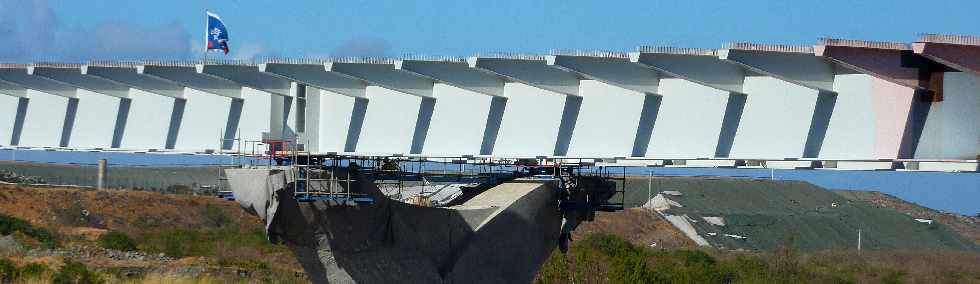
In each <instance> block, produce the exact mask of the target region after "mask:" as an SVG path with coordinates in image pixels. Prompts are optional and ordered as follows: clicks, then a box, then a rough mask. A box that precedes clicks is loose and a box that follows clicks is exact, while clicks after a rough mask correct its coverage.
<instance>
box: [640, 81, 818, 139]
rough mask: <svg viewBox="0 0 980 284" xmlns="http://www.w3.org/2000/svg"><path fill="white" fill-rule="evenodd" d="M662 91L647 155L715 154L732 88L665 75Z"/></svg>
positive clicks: (661, 85) (661, 83)
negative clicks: (713, 86)
mask: <svg viewBox="0 0 980 284" xmlns="http://www.w3.org/2000/svg"><path fill="white" fill-rule="evenodd" d="M660 94H661V95H663V101H662V102H661V105H660V114H659V115H658V116H657V122H656V124H654V127H653V137H651V138H650V144H649V146H648V147H647V155H646V156H647V157H660V158H698V157H714V155H715V147H716V146H717V145H718V134H719V133H720V132H721V123H722V120H723V118H724V116H725V107H726V106H727V104H728V92H726V91H721V90H717V89H713V88H710V87H706V86H702V85H698V84H695V83H693V82H690V81H687V80H683V79H676V78H662V79H660ZM800 148H802V145H801V146H800Z"/></svg>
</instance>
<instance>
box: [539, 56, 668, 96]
mask: <svg viewBox="0 0 980 284" xmlns="http://www.w3.org/2000/svg"><path fill="white" fill-rule="evenodd" d="M545 60H546V61H547V64H548V65H549V66H554V67H556V68H560V69H562V70H566V71H569V72H575V73H577V74H579V75H580V76H582V77H584V78H588V79H591V80H596V81H600V82H603V83H606V84H609V85H613V86H617V87H620V88H623V89H627V90H632V91H636V92H640V93H645V94H657V87H658V85H659V82H660V77H662V75H661V74H658V72H657V71H655V70H652V69H650V68H647V67H644V66H641V65H638V64H636V63H633V62H630V61H629V58H628V57H626V56H625V54H624V56H622V57H599V56H572V55H550V56H546V57H545Z"/></svg>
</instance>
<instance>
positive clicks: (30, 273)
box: [20, 263, 50, 279]
mask: <svg viewBox="0 0 980 284" xmlns="http://www.w3.org/2000/svg"><path fill="white" fill-rule="evenodd" d="M49 269H50V268H48V266H47V265H45V264H44V263H28V264H27V265H24V267H21V268H20V278H21V279H31V278H40V277H41V275H44V273H47V272H48V270H49Z"/></svg>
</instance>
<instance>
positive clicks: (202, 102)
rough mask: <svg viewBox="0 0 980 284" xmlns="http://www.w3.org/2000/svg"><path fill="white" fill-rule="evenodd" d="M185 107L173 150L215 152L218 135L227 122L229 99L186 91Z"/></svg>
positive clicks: (190, 90)
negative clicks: (207, 150)
mask: <svg viewBox="0 0 980 284" xmlns="http://www.w3.org/2000/svg"><path fill="white" fill-rule="evenodd" d="M184 95H185V96H186V97H187V105H186V106H185V108H184V119H183V120H182V121H181V124H180V133H179V134H178V135H177V145H176V146H175V147H174V149H175V150H184V151H201V150H205V149H211V150H215V151H217V150H218V148H220V147H218V146H219V144H218V142H219V141H218V139H219V137H220V136H219V135H220V133H221V131H222V129H223V128H225V125H226V123H227V121H228V112H229V110H230V109H231V100H232V99H231V98H228V97H223V96H217V95H212V94H209V93H204V92H200V91H197V90H193V89H188V90H187V91H186V92H185V93H184Z"/></svg>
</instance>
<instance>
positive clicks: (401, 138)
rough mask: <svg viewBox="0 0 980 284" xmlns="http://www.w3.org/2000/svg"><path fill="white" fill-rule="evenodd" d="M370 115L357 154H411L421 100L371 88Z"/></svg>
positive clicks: (365, 122)
mask: <svg viewBox="0 0 980 284" xmlns="http://www.w3.org/2000/svg"><path fill="white" fill-rule="evenodd" d="M367 95H368V99H369V100H370V103H368V107H367V114H366V115H365V117H364V128H362V130H361V138H360V139H359V140H358V142H357V152H363V153H387V154H397V153H401V154H408V153H409V150H411V148H412V135H413V134H414V133H415V121H416V119H417V118H418V112H419V105H420V104H421V102H422V98H420V97H417V96H413V95H409V94H405V93H402V92H398V91H393V90H389V89H385V88H381V87H375V86H368V87H367Z"/></svg>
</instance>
